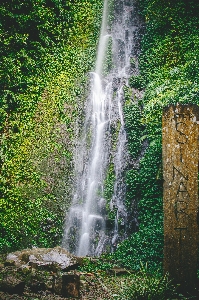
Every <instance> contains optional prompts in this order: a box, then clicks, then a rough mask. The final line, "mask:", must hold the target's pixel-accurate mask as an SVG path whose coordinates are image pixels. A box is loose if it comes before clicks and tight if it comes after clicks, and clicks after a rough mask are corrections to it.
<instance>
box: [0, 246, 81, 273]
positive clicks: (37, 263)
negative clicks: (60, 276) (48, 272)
mask: <svg viewBox="0 0 199 300" xmlns="http://www.w3.org/2000/svg"><path fill="white" fill-rule="evenodd" d="M6 264H7V265H9V264H11V265H12V264H13V265H15V266H16V267H22V268H23V267H25V266H27V265H29V266H34V267H35V268H39V267H41V268H42V267H43V268H45V269H52V270H53V269H56V267H58V268H59V269H62V270H64V269H69V268H70V266H71V267H72V266H74V265H77V264H78V260H77V258H75V257H74V256H73V255H72V254H70V253H69V252H68V251H66V250H65V249H63V248H61V247H56V248H48V249H47V248H33V249H26V250H22V251H16V252H13V253H9V254H8V256H7V260H6Z"/></svg>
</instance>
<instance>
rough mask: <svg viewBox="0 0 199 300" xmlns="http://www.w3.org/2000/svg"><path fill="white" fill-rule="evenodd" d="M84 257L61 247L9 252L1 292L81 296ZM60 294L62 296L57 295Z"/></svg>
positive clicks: (3, 266) (3, 267) (3, 270)
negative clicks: (81, 267)
mask: <svg viewBox="0 0 199 300" xmlns="http://www.w3.org/2000/svg"><path fill="white" fill-rule="evenodd" d="M80 264H81V259H80V258H76V257H75V256H73V255H71V254H70V253H68V252H67V251H66V250H65V249H63V248H61V247H56V248H50V249H46V248H33V249H26V250H22V251H17V252H13V253H10V254H8V256H7V259H6V261H5V263H4V265H2V266H1V274H2V280H1V282H0V291H2V292H5V293H9V294H18V295H22V294H23V293H36V294H40V295H42V293H43V294H45V295H46V294H49V293H50V294H54V295H59V296H60V297H64V298H73V299H75V298H79V297H80V274H79V273H78V272H77V271H72V270H74V269H76V268H77V267H78V266H79V265H80ZM56 297H58V296H56Z"/></svg>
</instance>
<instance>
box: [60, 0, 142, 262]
mask: <svg viewBox="0 0 199 300" xmlns="http://www.w3.org/2000/svg"><path fill="white" fill-rule="evenodd" d="M134 2H135V1H128V0H115V3H114V20H113V21H112V24H111V28H110V26H109V24H108V21H107V18H108V0H105V1H104V8H103V18H102V25H101V31H100V38H99V43H98V51H97V59H96V67H95V71H93V72H91V73H90V78H91V88H90V95H89V97H88V99H87V103H86V108H85V120H84V126H83V128H82V134H81V137H80V138H79V141H78V143H77V147H76V153H75V173H76V179H75V188H74V189H75V191H74V197H73V201H72V205H71V208H70V210H69V212H68V214H67V217H66V219H67V221H66V226H65V232H64V238H63V246H64V247H66V248H67V249H68V250H69V251H70V252H73V253H75V254H76V255H78V256H86V255H90V256H94V255H100V254H101V253H102V252H103V251H105V249H106V246H107V245H111V247H109V248H111V249H112V250H114V247H115V245H116V244H117V243H118V241H120V240H122V239H123V238H125V232H126V231H125V225H126V220H127V212H126V208H125V205H124V198H125V182H124V171H125V169H126V167H127V165H128V151H127V149H126V147H127V146H126V144H127V139H126V132H125V124H124V117H123V104H124V91H123V88H124V86H125V85H128V79H129V77H130V76H131V75H132V72H134V73H136V72H137V68H135V67H134V70H133V71H132V67H131V58H132V57H134V56H136V54H135V52H136V50H135V42H134V38H135V32H136V30H137V27H136V25H135V24H134V23H133V20H134V19H135V17H134V6H133V3H134ZM110 45H112V49H111V52H112V54H111V56H112V57H111V59H112V64H111V66H109V67H108V68H107V66H106V61H107V55H109V56H110V49H109V48H110V47H109V46H110ZM107 53H108V54H107ZM118 124H119V129H118V136H117V141H116V146H115V149H113V145H112V144H113V137H112V128H113V127H115V128H116V127H117V128H118ZM111 160H112V163H113V164H114V172H115V184H114V191H113V195H112V199H111V201H110V209H114V210H116V214H115V222H114V226H113V227H114V228H112V230H111V231H110V230H109V232H108V230H107V228H106V220H107V213H106V207H107V204H106V200H105V199H104V182H105V178H106V173H107V168H108V166H109V164H110V161H111ZM118 222H120V225H121V226H123V234H122V236H120V233H119V230H118V228H119V226H118Z"/></svg>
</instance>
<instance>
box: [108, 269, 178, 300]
mask: <svg viewBox="0 0 199 300" xmlns="http://www.w3.org/2000/svg"><path fill="white" fill-rule="evenodd" d="M174 295H175V287H174V286H173V285H172V283H171V281H170V280H169V277H168V275H167V274H166V275H165V276H160V275H159V274H158V273H157V272H155V273H153V274H149V273H148V269H147V265H146V266H143V265H141V268H140V271H139V272H138V273H135V274H130V275H129V276H128V277H126V278H124V279H123V280H122V281H121V282H120V290H119V292H117V291H116V293H115V294H114V297H113V298H114V299H118V300H119V299H121V300H130V299H135V300H138V299H139V300H140V299H143V300H144V299H150V300H161V299H162V300H164V299H171V298H170V297H172V296H174Z"/></svg>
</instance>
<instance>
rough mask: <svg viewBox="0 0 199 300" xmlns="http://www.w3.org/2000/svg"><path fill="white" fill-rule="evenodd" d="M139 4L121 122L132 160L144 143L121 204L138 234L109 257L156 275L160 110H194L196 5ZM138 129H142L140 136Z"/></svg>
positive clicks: (197, 87)
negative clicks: (140, 27) (184, 106)
mask: <svg viewBox="0 0 199 300" xmlns="http://www.w3.org/2000/svg"><path fill="white" fill-rule="evenodd" d="M139 3H140V9H141V14H142V15H143V17H144V19H145V24H146V27H145V34H144V36H143V39H142V43H141V55H140V57H139V62H140V63H139V67H140V75H139V76H134V77H132V78H131V80H130V88H129V89H128V93H127V95H128V97H127V99H129V94H131V99H132V101H131V102H129V101H128V102H126V103H127V104H126V106H127V108H126V109H125V116H126V120H127V122H126V124H127V134H128V137H129V139H128V140H129V152H130V154H131V155H132V157H133V158H134V159H135V158H136V157H137V159H139V155H140V151H141V150H140V151H138V150H139V149H140V144H141V143H143V141H144V140H145V141H148V145H149V146H148V148H147V150H146V151H145V154H144V156H143V157H142V159H141V161H140V165H139V169H136V168H134V169H131V170H129V171H127V175H126V177H127V198H126V201H127V204H128V205H132V204H133V205H134V202H135V201H137V202H138V203H139V204H138V211H139V223H140V226H139V232H137V233H135V234H133V235H132V236H131V237H130V238H129V239H128V240H126V241H125V242H124V243H123V244H121V245H120V246H119V248H118V249H117V251H116V253H115V254H113V257H114V258H115V259H119V260H121V262H122V263H123V264H124V265H125V266H127V267H130V268H133V269H138V268H139V263H140V261H142V262H149V268H150V269H156V268H157V267H159V268H161V262H162V257H163V208H162V167H161V166H162V162H161V156H162V155H161V151H162V150H161V116H162V108H163V107H164V106H166V105H168V104H170V103H173V104H175V103H177V102H180V103H195V104H199V63H198V61H199V4H198V1H196V0H192V1H186V0H175V1H166V0H155V1H152V0H140V1H139ZM142 89H143V90H144V97H143V99H142V101H138V100H137V101H136V99H135V95H134V94H135V93H134V91H135V90H142ZM140 111H141V117H139V114H140ZM129 120H132V121H130V125H131V126H129ZM133 120H137V121H136V122H135V121H133ZM139 123H140V124H141V125H142V126H144V128H145V129H144V130H143V127H142V132H140V127H139ZM139 132H140V133H139Z"/></svg>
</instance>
